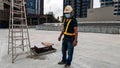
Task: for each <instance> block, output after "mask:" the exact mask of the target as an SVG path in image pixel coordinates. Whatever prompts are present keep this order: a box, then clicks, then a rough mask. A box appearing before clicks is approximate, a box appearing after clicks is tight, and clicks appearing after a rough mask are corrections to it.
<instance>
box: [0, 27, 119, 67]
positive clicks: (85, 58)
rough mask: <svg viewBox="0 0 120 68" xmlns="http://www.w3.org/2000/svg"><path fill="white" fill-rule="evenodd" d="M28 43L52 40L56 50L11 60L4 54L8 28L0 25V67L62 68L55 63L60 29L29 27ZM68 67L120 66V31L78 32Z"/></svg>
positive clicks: (58, 59)
mask: <svg viewBox="0 0 120 68" xmlns="http://www.w3.org/2000/svg"><path fill="white" fill-rule="evenodd" d="M29 32H30V39H31V44H32V45H33V46H34V45H37V46H40V45H41V42H46V41H47V42H51V43H54V44H55V45H54V48H56V49H57V52H55V53H52V54H48V55H43V56H40V57H39V58H37V59H31V58H26V55H20V56H18V58H17V59H16V61H15V63H14V64H12V63H11V55H8V54H7V38H8V29H0V68H64V66H63V65H62V66H60V65H58V64H57V63H58V61H60V60H61V42H59V41H57V38H58V36H59V33H60V32H57V31H41V30H35V29H30V30H29ZM70 68H120V35H118V34H99V33H81V32H79V38H78V45H77V46H76V47H75V51H74V57H73V62H72V65H71V67H70Z"/></svg>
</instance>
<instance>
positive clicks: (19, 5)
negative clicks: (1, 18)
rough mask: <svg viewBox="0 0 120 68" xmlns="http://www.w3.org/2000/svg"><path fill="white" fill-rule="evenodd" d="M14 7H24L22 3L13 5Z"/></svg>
mask: <svg viewBox="0 0 120 68" xmlns="http://www.w3.org/2000/svg"><path fill="white" fill-rule="evenodd" d="M14 6H18V7H21V6H24V5H23V4H22V3H19V4H18V3H14Z"/></svg>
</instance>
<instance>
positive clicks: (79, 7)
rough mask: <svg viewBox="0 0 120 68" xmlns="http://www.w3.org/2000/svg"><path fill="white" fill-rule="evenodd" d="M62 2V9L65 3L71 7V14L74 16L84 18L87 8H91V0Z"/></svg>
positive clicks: (66, 0)
mask: <svg viewBox="0 0 120 68" xmlns="http://www.w3.org/2000/svg"><path fill="white" fill-rule="evenodd" d="M63 2H64V3H63V9H64V8H65V6H66V5H71V6H72V7H73V9H74V12H73V14H74V16H75V17H76V18H86V17H87V10H88V9H89V8H93V0H64V1H63Z"/></svg>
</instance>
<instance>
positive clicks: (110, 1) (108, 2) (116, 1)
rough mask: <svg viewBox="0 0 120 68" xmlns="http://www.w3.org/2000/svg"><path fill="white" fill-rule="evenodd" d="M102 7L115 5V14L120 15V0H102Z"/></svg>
mask: <svg viewBox="0 0 120 68" xmlns="http://www.w3.org/2000/svg"><path fill="white" fill-rule="evenodd" d="M100 2H101V7H110V6H112V7H114V13H113V14H114V15H115V16H120V0H100Z"/></svg>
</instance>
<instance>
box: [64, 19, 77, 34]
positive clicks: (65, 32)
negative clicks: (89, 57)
mask: <svg viewBox="0 0 120 68" xmlns="http://www.w3.org/2000/svg"><path fill="white" fill-rule="evenodd" d="M71 20H72V19H69V21H68V23H67V26H66V29H65V31H64V34H65V35H69V36H74V35H75V33H68V32H67V31H68V27H69V25H70V22H71ZM64 22H65V19H64V21H63V23H64Z"/></svg>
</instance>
